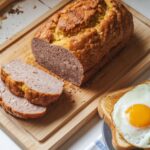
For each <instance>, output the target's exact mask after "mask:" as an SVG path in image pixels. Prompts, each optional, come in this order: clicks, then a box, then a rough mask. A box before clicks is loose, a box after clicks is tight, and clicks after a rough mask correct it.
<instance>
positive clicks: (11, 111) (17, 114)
mask: <svg viewBox="0 0 150 150" xmlns="http://www.w3.org/2000/svg"><path fill="white" fill-rule="evenodd" d="M0 106H2V107H3V109H4V110H5V111H6V112H7V113H9V114H11V115H12V116H15V117H17V118H21V119H35V118H40V117H43V116H44V115H45V114H46V111H45V112H44V111H43V112H39V113H36V114H25V113H21V112H18V111H16V110H14V109H13V108H12V107H10V106H9V105H6V103H4V102H3V100H2V99H0Z"/></svg>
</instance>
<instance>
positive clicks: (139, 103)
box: [112, 83, 150, 148]
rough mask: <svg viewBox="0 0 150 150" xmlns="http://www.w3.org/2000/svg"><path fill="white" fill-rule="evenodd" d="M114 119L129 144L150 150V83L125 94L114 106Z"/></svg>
mask: <svg viewBox="0 0 150 150" xmlns="http://www.w3.org/2000/svg"><path fill="white" fill-rule="evenodd" d="M112 119H113V123H114V125H115V127H116V129H117V130H118V132H119V133H120V134H121V135H122V137H123V138H124V139H125V140H126V141H127V142H128V143H130V144H132V145H134V146H136V147H139V148H150V83H145V84H141V85H138V86H136V87H135V88H133V89H132V90H130V91H129V92H127V93H125V94H124V95H123V96H122V97H121V98H120V99H119V100H118V101H117V103H116V104H115V105H114V110H113V112H112Z"/></svg>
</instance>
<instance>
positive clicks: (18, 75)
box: [1, 60, 63, 106]
mask: <svg viewBox="0 0 150 150" xmlns="http://www.w3.org/2000/svg"><path fill="white" fill-rule="evenodd" d="M1 78H2V80H3V81H4V82H5V84H6V85H7V86H8V88H9V89H10V91H11V92H12V93H13V94H15V95H16V96H21V97H25V98H26V99H28V100H29V101H30V102H31V103H33V104H37V105H41V106H47V105H49V104H50V103H52V102H54V101H56V100H58V98H59V97H60V95H61V93H62V91H63V82H62V81H60V80H58V79H57V78H55V77H53V76H52V75H50V74H48V73H46V72H44V71H42V70H40V69H38V68H36V67H33V66H32V65H29V64H25V63H23V62H22V61H20V60H14V61H12V62H10V63H8V64H6V65H3V66H2V67H1Z"/></svg>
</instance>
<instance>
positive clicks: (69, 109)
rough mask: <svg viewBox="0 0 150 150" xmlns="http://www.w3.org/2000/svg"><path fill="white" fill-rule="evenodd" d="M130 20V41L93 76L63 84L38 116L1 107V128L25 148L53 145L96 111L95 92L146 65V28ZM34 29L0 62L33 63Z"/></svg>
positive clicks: (149, 48)
mask: <svg viewBox="0 0 150 150" xmlns="http://www.w3.org/2000/svg"><path fill="white" fill-rule="evenodd" d="M135 15H136V16H137V15H138V14H135ZM134 24H135V32H134V35H133V37H132V39H131V41H130V43H129V44H128V45H127V47H126V48H125V49H123V50H122V52H121V53H119V54H118V56H117V57H115V59H113V61H111V62H110V63H109V64H107V65H106V66H105V67H104V68H103V69H102V70H101V71H100V72H99V73H98V74H97V75H96V76H95V77H94V79H93V80H91V81H90V82H88V84H86V85H85V86H83V87H82V88H78V87H75V86H73V85H66V86H65V91H64V94H63V96H62V98H61V100H60V101H59V102H58V103H55V104H54V105H52V106H50V109H49V113H48V114H47V115H46V116H45V117H44V118H42V119H39V120H34V121H23V120H20V119H15V118H13V117H11V116H10V115H7V114H6V113H5V112H3V110H1V111H0V124H1V125H2V127H3V129H4V130H5V131H7V132H8V134H9V135H10V136H12V137H13V139H15V140H16V141H17V142H18V143H19V144H20V145H21V146H22V147H24V148H26V149H32V150H34V149H36V150H37V149H49V148H51V149H56V148H57V147H58V146H60V144H62V143H63V142H64V141H65V140H67V139H68V138H69V137H70V136H71V135H72V134H73V133H75V132H76V130H77V129H79V128H80V127H81V126H82V125H83V124H84V123H85V122H86V121H87V120H89V119H90V118H91V117H92V116H93V114H94V113H95V112H96V107H97V99H95V98H96V97H97V96H100V97H101V96H103V95H104V94H106V93H108V92H110V91H112V90H114V88H116V87H117V88H119V87H120V86H121V85H124V83H126V84H127V83H130V82H131V81H132V80H134V79H135V78H136V77H138V76H139V75H140V74H141V73H142V72H144V71H145V70H146V69H149V67H150V54H149V52H150V43H149V40H150V28H149V27H148V26H147V25H146V24H145V23H143V21H141V20H139V17H134ZM37 29H38V27H37V28H35V29H34V30H32V31H31V32H30V33H28V34H26V35H25V36H23V37H22V38H21V39H20V40H18V41H16V42H15V43H14V44H13V45H11V46H10V47H8V48H7V49H6V50H5V51H4V52H3V53H1V55H0V64H3V63H6V62H9V61H10V60H13V59H16V58H20V59H23V60H25V61H28V62H30V63H34V60H33V58H32V54H31V39H32V37H33V35H34V33H35V31H36V30H37ZM34 65H35V63H34ZM116 83H117V84H116ZM72 101H74V102H72Z"/></svg>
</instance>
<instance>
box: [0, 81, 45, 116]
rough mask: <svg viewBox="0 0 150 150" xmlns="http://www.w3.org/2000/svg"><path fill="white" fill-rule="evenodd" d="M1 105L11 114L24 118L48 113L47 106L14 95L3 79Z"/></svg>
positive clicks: (1, 82) (0, 83)
mask: <svg viewBox="0 0 150 150" xmlns="http://www.w3.org/2000/svg"><path fill="white" fill-rule="evenodd" d="M0 105H1V106H2V107H3V108H4V110H5V111H6V112H8V113H9V114H11V115H13V116H15V117H18V118H23V119H29V118H39V117H42V116H43V115H44V114H45V113H46V107H42V106H37V105H34V104H31V103H30V102H29V101H28V100H27V99H25V98H21V97H17V96H15V95H13V94H12V93H11V92H10V91H9V89H8V88H7V87H6V86H5V84H4V83H3V81H2V80H1V79H0Z"/></svg>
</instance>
